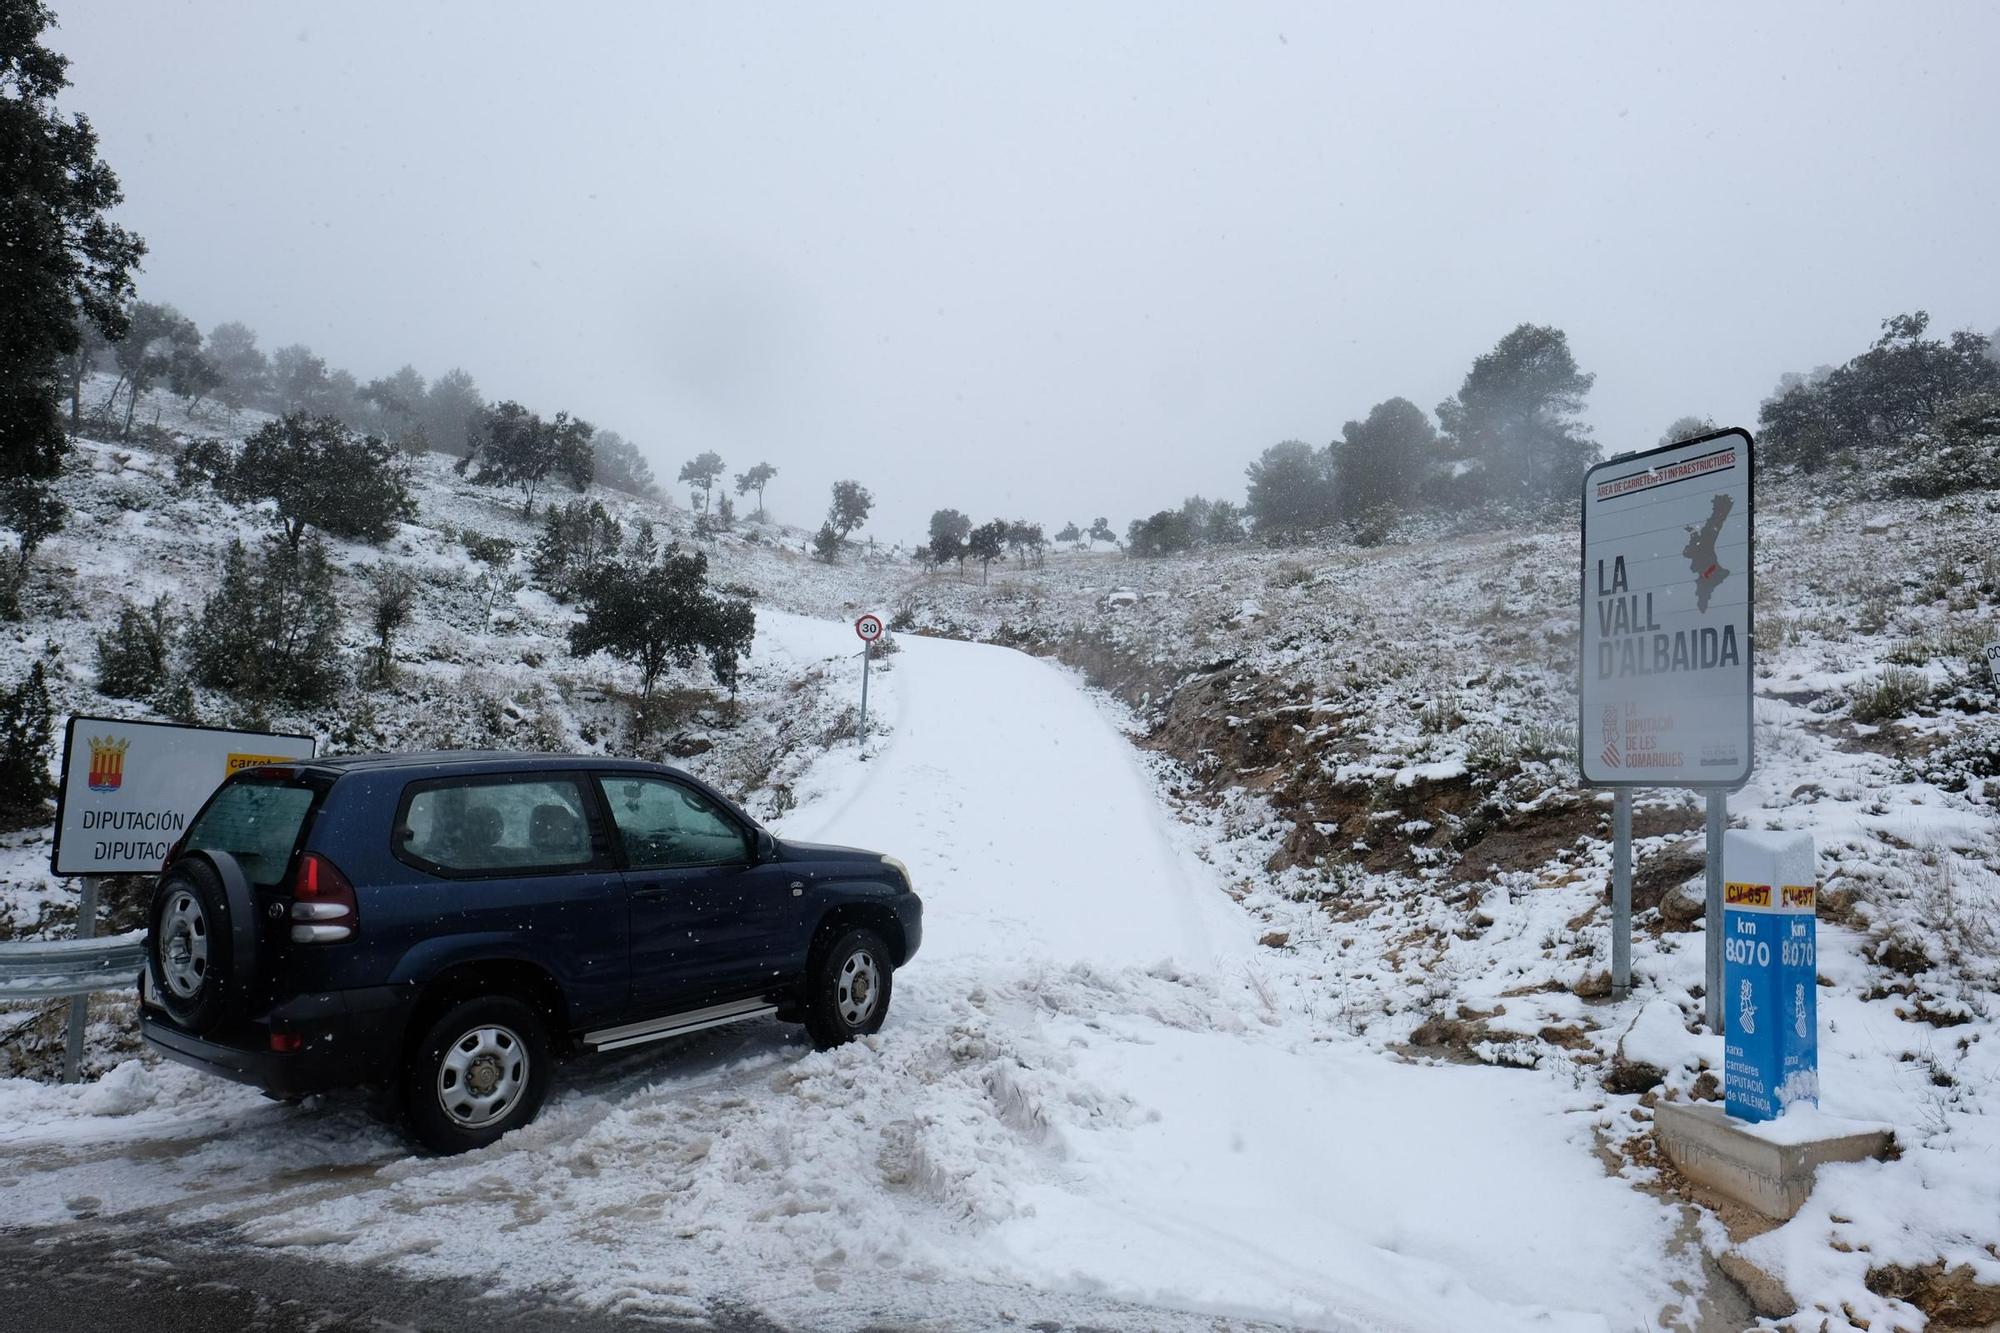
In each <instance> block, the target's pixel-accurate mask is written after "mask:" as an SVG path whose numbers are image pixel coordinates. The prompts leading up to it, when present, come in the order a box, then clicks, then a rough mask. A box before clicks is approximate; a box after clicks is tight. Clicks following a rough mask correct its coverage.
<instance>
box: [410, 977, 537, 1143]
mask: <svg viewBox="0 0 2000 1333" xmlns="http://www.w3.org/2000/svg"><path fill="white" fill-rule="evenodd" d="M549 1064H550V1056H549V1038H548V1027H547V1025H546V1024H545V1023H543V1021H542V1018H541V1015H539V1014H537V1013H536V1012H535V1011H534V1010H533V1009H531V1008H529V1007H528V1006H527V1005H525V1004H523V1003H521V1001H519V1000H516V999H514V998H512V997H510V996H506V995H482V996H479V997H478V998H476V999H471V1000H463V1001H461V1002H459V1003H458V1004H455V1005H453V1006H451V1008H449V1009H447V1010H445V1012H444V1013H443V1014H441V1015H439V1017H438V1019H437V1021H436V1022H434V1023H432V1024H431V1025H430V1027H429V1028H428V1029H427V1030H426V1031H425V1032H424V1034H423V1036H422V1037H420V1038H419V1039H418V1041H417V1044H416V1046H415V1048H414V1049H413V1050H412V1051H411V1052H410V1059H409V1064H408V1066H407V1067H406V1068H405V1070H404V1072H403V1105H404V1108H405V1110H406V1111H407V1112H408V1114H409V1117H410V1127H411V1129H412V1130H413V1131H414V1132H415V1134H416V1136H417V1138H418V1140H419V1141H420V1142H422V1143H423V1144H424V1146H425V1147H427V1148H430V1149H432V1150H434V1151H436V1152H441V1153H458V1152H466V1151H468V1150H469V1149H472V1148H483V1147H485V1146H486V1145H487V1144H489V1143H492V1142H493V1141H494V1140H496V1139H498V1138H499V1137H500V1136H501V1135H502V1134H505V1133H506V1132H507V1131H508V1130H510V1129H518V1128H520V1127H521V1126H522V1125H525V1124H527V1123H528V1122H529V1121H530V1120H533V1119H534V1118H535V1113H536V1112H537V1111H539V1110H541V1108H542V1098H543V1097H545V1096H547V1095H548V1090H549Z"/></svg>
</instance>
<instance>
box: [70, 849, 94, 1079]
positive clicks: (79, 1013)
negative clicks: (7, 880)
mask: <svg viewBox="0 0 2000 1333" xmlns="http://www.w3.org/2000/svg"><path fill="white" fill-rule="evenodd" d="M82 890H83V900H82V901H81V902H79V903H78V904H77V908H76V937H77V938H78V939H80V940H87V939H90V938H92V937H93V936H95V935H96V934H97V876H95V875H85V876H84V877H83V885H82ZM89 1021H90V996H88V995H73V996H71V997H70V1001H69V1035H68V1040H67V1042H66V1043H65V1044H64V1046H63V1082H65V1083H74V1082H76V1080H77V1078H78V1076H79V1073H80V1071H81V1070H82V1067H83V1029H84V1027H85V1025H86V1024H87V1023H88V1022H89Z"/></svg>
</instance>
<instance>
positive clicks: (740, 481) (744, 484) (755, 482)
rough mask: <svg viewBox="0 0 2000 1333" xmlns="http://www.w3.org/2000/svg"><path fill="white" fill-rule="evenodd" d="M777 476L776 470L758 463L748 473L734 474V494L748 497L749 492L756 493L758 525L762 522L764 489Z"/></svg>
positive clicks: (767, 464)
mask: <svg viewBox="0 0 2000 1333" xmlns="http://www.w3.org/2000/svg"><path fill="white" fill-rule="evenodd" d="M777 475H778V469H776V468H774V467H772V466H771V465H770V464H769V463H759V464H757V465H756V466H755V467H753V468H751V469H750V470H749V471H748V472H739V473H737V474H736V493H737V494H738V495H748V494H749V493H750V492H751V491H755V492H757V521H758V522H759V523H762V522H763V521H764V488H765V487H766V486H769V485H770V484H771V479H772V478H773V477H775V476H777Z"/></svg>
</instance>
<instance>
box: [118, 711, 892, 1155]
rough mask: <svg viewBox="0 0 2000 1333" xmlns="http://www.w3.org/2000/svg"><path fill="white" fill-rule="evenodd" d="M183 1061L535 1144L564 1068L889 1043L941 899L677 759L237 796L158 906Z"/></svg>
mask: <svg viewBox="0 0 2000 1333" xmlns="http://www.w3.org/2000/svg"><path fill="white" fill-rule="evenodd" d="M150 927H151V928H150V930H149V933H148V937H147V950H146V970H145V973H144V975H143V977H142V978H141V998H142V1004H141V1009H140V1014H141V1018H140V1023H141V1028H142V1031H143V1033H144V1036H145V1038H146V1040H147V1041H148V1042H149V1043H151V1044H152V1045H153V1046H154V1047H155V1048H156V1049H158V1050H159V1051H160V1052H161V1053H162V1054H164V1055H166V1056H168V1057H170V1058H172V1059H175V1060H178V1061H181V1062H182V1063H184V1064H189V1065H193V1066H194V1067H195V1068H197V1069H203V1070H206V1071H208V1072H211V1073H215V1074H220V1075H222V1076H224V1077H227V1078H233V1079H237V1080H240V1081H242V1082H247V1083H252V1084H255V1085H257V1086H258V1087H260V1088H262V1089H264V1090H265V1091H266V1092H267V1093H269V1094H270V1095H272V1096H275V1097H280V1098H296V1097H302V1096H305V1095H307V1094H309V1093H316V1092H323V1091H327V1090H330V1089H333V1088H337V1087H350V1086H363V1085H374V1086H377V1087H380V1088H383V1089H386V1090H388V1091H390V1092H392V1093H394V1094H395V1095H396V1098H397V1101H398V1103H399V1105H400V1108H401V1111H402V1113H403V1115H404V1116H405V1117H406V1120H407V1123H408V1125H409V1127H410V1129H411V1131H412V1132H413V1133H414V1134H415V1136H416V1137H417V1138H418V1139H419V1140H420V1141H421V1142H423V1143H424V1144H426V1145H427V1146H429V1147H431V1148H433V1149H435V1150H437V1151H440V1152H459V1151H463V1150H465V1149H468V1148H476V1147H480V1146H482V1145H484V1144H488V1143H491V1142H492V1141H493V1140H495V1139H497V1138H499V1137H500V1136H501V1135H502V1134H504V1133H506V1132H507V1131H508V1130H510V1129H514V1128H516V1127H518V1126H520V1125H523V1124H526V1123H527V1122H528V1121H529V1120H531V1119H533V1118H534V1116H535V1113H536V1111H537V1110H538V1109H539V1108H540V1106H541V1102H542V1099H543V1097H544V1096H545V1095H546V1093H547V1091H548V1086H549V1068H550V1064H551V1062H552V1061H553V1060H554V1059H555V1058H556V1057H557V1056H558V1055H562V1054H567V1053H570V1052H574V1051H611V1050H618V1049H621V1048H624V1047H627V1046H636V1045H638V1044H640V1043H642V1042H649V1041H658V1040H660V1039H662V1038H666V1037H674V1036H679V1035H681V1034H683V1033H688V1032H695V1031H699V1030H700V1029H702V1028H707V1027H714V1026H717V1025H719V1024H723V1023H733V1022H736V1021H738V1020H740V1019H747V1018H754V1017H760V1016H766V1015H774V1016H776V1017H777V1018H778V1019H779V1020H781V1021H788V1022H796V1023H803V1024H804V1025H805V1027H806V1030H807V1031H808V1032H809V1033H810V1034H811V1036H812V1039H813V1041H814V1043H815V1044H816V1045H818V1046H820V1047H828V1046H835V1045H839V1044H840V1043H842V1042H846V1041H849V1040H851V1039H853V1038H854V1037H857V1036H860V1035H862V1034H865V1033H870V1032H874V1031H876V1030H877V1029H878V1028H880V1027H881V1026H882V1021H883V1019H884V1018H885V1017H886V1016H887V1014H888V1011H889V995H890V989H891V983H892V980H893V978H894V975H895V970H896V969H897V968H898V967H901V966H902V965H903V964H904V963H906V962H908V961H909V959H910V956H911V955H912V954H914V953H916V951H917V946H918V944H919V942H920V941H921V940H922V938H923V903H922V901H921V900H920V899H919V898H918V897H917V895H916V893H915V892H914V891H913V890H912V888H911V885H910V874H909V871H908V870H907V869H906V868H905V867H904V866H903V864H902V863H901V862H900V861H898V860H896V858H894V857H893V856H884V855H882V854H880V853H877V852H865V851H860V850H857V849H855V848H851V847H827V846H820V845H817V844H813V843H801V842H788V841H785V840H782V839H779V838H777V837H774V836H773V835H772V834H770V833H769V832H767V831H766V830H765V829H763V828H762V827H760V826H759V825H758V824H757V822H756V821H755V820H753V819H751V818H750V817H749V816H748V815H746V814H744V813H743V811H741V810H740V809H738V808H737V807H736V806H735V805H734V804H732V803H731V802H730V801H728V800H727V799H726V798H724V797H723V796H722V795H721V794H719V793H718V792H716V791H715V790H714V789H713V788H711V787H708V786H706V785H704V784H703V783H701V782H698V781H696V780H695V779H694V778H692V777H689V776H688V775H687V774H685V773H682V772H680V771H678V770H676V769H672V768H668V767H665V766H662V765H659V764H649V763H641V762H638V761H632V760H617V759H605V758H600V757H595V756H588V755H521V754H501V753H474V752H460V751H453V752H445V753H436V754H414V755H353V756H342V757H338V758H331V759H315V760H307V761H300V762H298V763H296V764H280V765H268V766H265V767H261V768H254V769H250V770H247V771H245V772H242V773H238V774H236V775H235V776H234V777H232V778H230V779H229V780H228V781H227V782H225V783H224V784H223V785H222V786H221V787H220V788H218V789H217V790H216V792H215V794H214V795H213V796H212V797H210V798H209V800H208V803H207V804H206V805H204V806H203V807H202V810H201V812H200V813H199V814H198V815H196V816H195V818H194V820H193V822H192V823H190V824H189V826H188V830H187V833H186V834H185V835H184V836H183V837H182V839H181V840H180V842H179V843H177V844H176V845H175V847H174V849H173V853H172V855H171V856H170V857H169V858H168V860H167V863H166V866H165V868H164V869H163V870H162V871H161V875H160V880H159V884H158V886H157V888H156V889H155V891H154V894H153V902H152V914H151V918H150Z"/></svg>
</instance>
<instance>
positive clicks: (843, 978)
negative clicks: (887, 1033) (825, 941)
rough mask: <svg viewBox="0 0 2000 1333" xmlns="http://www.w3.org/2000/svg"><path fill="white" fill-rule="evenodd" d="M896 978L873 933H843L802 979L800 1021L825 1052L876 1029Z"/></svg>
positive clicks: (885, 1013) (885, 1012)
mask: <svg viewBox="0 0 2000 1333" xmlns="http://www.w3.org/2000/svg"><path fill="white" fill-rule="evenodd" d="M894 977H895V965H894V964H893V963H892V962H891V961H890V955H889V948H888V946H887V945H885V944H884V943H882V937H881V936H880V935H877V934H876V933H875V932H874V931H872V930H859V929H857V930H848V931H843V932H841V934H840V935H839V936H837V937H836V938H835V939H834V940H833V942H832V944H831V945H830V946H828V947H827V948H826V949H823V950H822V951H821V952H820V954H819V956H818V957H817V958H816V959H815V960H814V962H813V966H812V971H811V974H810V975H809V976H807V978H806V994H805V1021H806V1031H807V1032H808V1033H809V1034H811V1036H812V1039H813V1045H814V1046H816V1047H818V1048H819V1049H820V1050H822V1051H824V1050H827V1049H829V1048H830V1047H834V1046H840V1045H844V1044H845V1043H847V1042H850V1041H853V1040H854V1039H855V1038H856V1037H864V1036H866V1035H868V1034H869V1033H871V1032H877V1031H880V1030H881V1027H882V1020H883V1019H885V1018H887V1017H888V1016H889V991H890V987H891V984H892V982H893V979H894Z"/></svg>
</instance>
